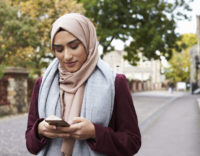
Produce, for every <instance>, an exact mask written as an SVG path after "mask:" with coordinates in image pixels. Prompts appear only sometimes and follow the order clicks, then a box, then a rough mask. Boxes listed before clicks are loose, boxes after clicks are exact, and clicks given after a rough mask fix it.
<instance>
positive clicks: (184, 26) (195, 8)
mask: <svg viewBox="0 0 200 156" xmlns="http://www.w3.org/2000/svg"><path fill="white" fill-rule="evenodd" d="M190 7H191V8H192V12H188V14H189V15H191V16H192V19H191V21H188V20H184V21H178V22H177V26H178V27H177V29H176V32H178V33H180V34H185V33H194V34H195V33H196V25H197V24H196V15H200V0H194V1H193V2H192V3H191V4H190Z"/></svg>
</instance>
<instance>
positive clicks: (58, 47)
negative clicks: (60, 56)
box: [54, 45, 64, 53]
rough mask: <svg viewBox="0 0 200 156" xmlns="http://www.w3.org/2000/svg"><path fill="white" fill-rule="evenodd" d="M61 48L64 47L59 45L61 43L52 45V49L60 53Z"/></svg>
mask: <svg viewBox="0 0 200 156" xmlns="http://www.w3.org/2000/svg"><path fill="white" fill-rule="evenodd" d="M63 49H64V47H63V46H61V45H56V46H54V50H55V51H56V52H59V53H61V52H62V51H63Z"/></svg>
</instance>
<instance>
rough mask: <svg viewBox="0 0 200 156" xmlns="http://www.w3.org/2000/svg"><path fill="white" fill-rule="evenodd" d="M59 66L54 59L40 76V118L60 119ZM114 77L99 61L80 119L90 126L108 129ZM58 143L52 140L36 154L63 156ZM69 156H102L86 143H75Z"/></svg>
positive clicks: (80, 141) (111, 109) (89, 84)
mask: <svg viewBox="0 0 200 156" xmlns="http://www.w3.org/2000/svg"><path fill="white" fill-rule="evenodd" d="M58 64H59V62H58V60H57V59H54V60H53V62H52V63H51V64H50V65H49V67H48V68H47V70H46V72H45V74H44V76H43V79H42V84H41V86H40V91H39V98H38V111H39V117H40V118H46V117H48V116H50V115H56V116H58V117H61V105H60V98H59V90H60V89H59V74H58ZM115 76H116V74H115V73H113V72H112V71H111V69H110V67H109V66H108V65H107V64H106V63H104V62H103V61H102V60H101V59H100V58H99V60H98V63H97V66H96V68H95V70H94V72H93V73H92V75H91V76H90V77H89V79H88V81H87V83H86V86H85V92H84V97H83V103H82V108H81V116H82V117H85V118H87V119H88V120H90V121H91V122H92V123H96V124H99V125H101V126H104V127H108V124H109V122H110V119H111V116H112V112H113V107H114V96H115V84H114V83H115ZM61 144H62V139H61V138H57V139H51V140H50V141H49V143H48V144H47V145H46V146H45V147H44V148H43V149H42V150H41V151H40V152H39V153H38V154H37V155H38V156H62V153H61V150H60V149H61ZM72 156H103V154H100V153H97V152H95V151H93V150H91V149H90V147H89V146H88V144H87V143H86V141H85V140H76V141H75V145H74V148H73V154H72Z"/></svg>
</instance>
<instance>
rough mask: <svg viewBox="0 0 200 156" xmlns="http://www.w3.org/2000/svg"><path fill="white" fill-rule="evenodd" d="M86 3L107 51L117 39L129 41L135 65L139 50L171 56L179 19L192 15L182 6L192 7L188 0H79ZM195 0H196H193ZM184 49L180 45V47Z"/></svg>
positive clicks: (151, 55) (147, 54) (130, 58)
mask: <svg viewBox="0 0 200 156" xmlns="http://www.w3.org/2000/svg"><path fill="white" fill-rule="evenodd" d="M79 1H80V2H82V3H83V4H84V7H85V9H86V16H88V17H90V18H91V19H92V20H93V21H94V23H95V24H96V26H97V35H98V37H99V42H100V44H101V45H102V46H103V55H104V54H106V53H107V52H109V51H111V50H113V49H114V47H113V46H112V45H111V43H112V41H113V40H114V39H120V40H122V41H128V40H130V38H132V41H131V43H130V45H128V46H126V47H125V50H126V52H127V56H125V59H127V60H128V61H129V62H130V63H131V64H132V65H135V64H136V62H137V60H138V59H139V58H138V53H139V52H141V53H143V56H145V57H146V58H147V59H151V58H154V59H159V58H160V56H159V55H157V54H156V53H155V52H156V51H159V52H160V54H161V55H163V56H165V57H166V58H167V59H170V58H171V56H172V49H174V48H176V49H178V48H179V47H178V45H177V44H176V42H177V40H179V35H178V34H176V33H175V28H176V22H175V21H176V20H177V19H185V18H188V16H187V15H186V14H184V13H182V12H183V11H182V10H180V8H181V9H184V10H190V8H189V3H188V2H186V1H184V0H174V2H169V1H168V0H100V1H99V0H79ZM190 1H192V0H190ZM179 50H180V48H179Z"/></svg>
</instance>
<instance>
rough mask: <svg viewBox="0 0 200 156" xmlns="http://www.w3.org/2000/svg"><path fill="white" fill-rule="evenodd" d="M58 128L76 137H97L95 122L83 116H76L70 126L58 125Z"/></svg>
mask: <svg viewBox="0 0 200 156" xmlns="http://www.w3.org/2000/svg"><path fill="white" fill-rule="evenodd" d="M57 129H58V130H60V131H62V132H66V133H68V134H70V136H71V137H72V138H74V139H80V140H83V139H89V138H92V139H95V138H96V136H95V127H94V125H93V123H91V122H90V121H89V120H87V119H86V118H83V117H75V118H74V119H73V121H72V123H71V125H70V126H69V127H57Z"/></svg>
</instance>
